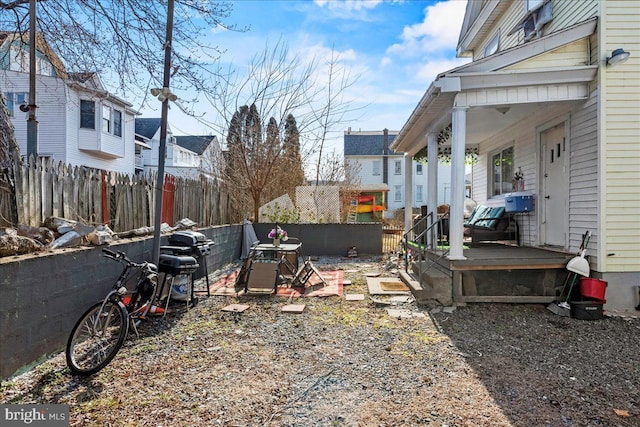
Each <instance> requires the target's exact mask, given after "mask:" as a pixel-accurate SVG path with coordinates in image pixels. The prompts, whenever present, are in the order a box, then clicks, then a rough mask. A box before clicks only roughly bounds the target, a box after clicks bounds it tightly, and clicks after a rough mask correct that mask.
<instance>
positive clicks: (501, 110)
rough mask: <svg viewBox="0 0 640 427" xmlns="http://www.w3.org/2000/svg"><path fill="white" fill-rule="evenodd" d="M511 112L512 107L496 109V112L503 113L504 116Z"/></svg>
mask: <svg viewBox="0 0 640 427" xmlns="http://www.w3.org/2000/svg"><path fill="white" fill-rule="evenodd" d="M509 110H511V107H498V108H496V111H497V112H498V113H502V115H503V116H504V115H505V114H507V113H508V112H509Z"/></svg>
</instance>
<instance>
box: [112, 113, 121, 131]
mask: <svg viewBox="0 0 640 427" xmlns="http://www.w3.org/2000/svg"><path fill="white" fill-rule="evenodd" d="M113 134H114V135H115V136H122V111H120V110H113Z"/></svg>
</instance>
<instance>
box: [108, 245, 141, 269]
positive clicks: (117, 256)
mask: <svg viewBox="0 0 640 427" xmlns="http://www.w3.org/2000/svg"><path fill="white" fill-rule="evenodd" d="M102 252H103V253H104V256H106V257H107V258H111V259H112V260H114V261H118V262H120V261H122V262H124V263H125V264H127V265H130V266H131V267H138V268H140V267H145V266H147V265H149V263H148V262H146V261H144V262H141V263H137V262H133V261H131V260H130V259H129V258H128V257H127V254H125V253H124V252H122V251H117V252H114V251H112V250H111V249H107V248H103V249H102Z"/></svg>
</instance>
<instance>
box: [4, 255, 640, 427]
mask: <svg viewBox="0 0 640 427" xmlns="http://www.w3.org/2000/svg"><path fill="white" fill-rule="evenodd" d="M315 264H316V265H317V266H318V267H320V268H321V269H327V270H331V269H333V270H335V269H344V276H345V278H346V279H348V280H351V282H352V284H351V285H349V286H345V288H344V292H345V294H353V293H362V294H365V300H363V301H346V300H345V297H344V295H343V296H342V297H335V296H334V297H324V298H302V299H299V300H295V301H294V302H295V303H303V304H306V307H305V309H304V311H303V312H302V313H301V314H294V313H283V312H282V311H281V308H282V306H284V305H285V304H287V303H288V301H287V299H286V298H281V297H276V296H244V297H243V296H241V297H239V298H235V297H218V296H212V297H209V298H202V299H201V301H200V303H199V304H198V305H197V306H196V307H194V308H192V309H190V310H188V311H185V310H184V309H183V307H182V306H177V305H176V306H174V307H175V310H176V311H175V313H173V314H171V315H168V316H167V317H166V318H159V319H154V320H153V321H150V322H148V323H145V324H144V326H143V328H142V330H141V336H140V338H135V336H130V338H129V340H128V341H127V343H126V344H125V347H124V348H123V349H122V350H121V351H120V353H119V354H118V355H117V356H116V358H115V359H114V360H113V362H112V363H111V364H110V365H109V366H107V367H106V368H105V369H104V370H103V371H101V372H99V373H98V374H96V375H95V376H93V377H91V378H78V377H73V376H71V375H70V373H69V370H68V369H67V368H66V366H65V363H64V357H63V355H58V356H55V357H53V358H51V359H50V360H48V361H47V362H45V363H43V364H42V365H40V366H38V367H37V368H35V369H33V370H32V371H30V372H28V373H26V374H24V375H21V376H19V377H16V378H13V379H11V380H9V381H3V383H2V387H1V389H0V401H2V402H3V403H65V404H69V405H70V411H71V425H72V426H167V427H168V426H418V425H420V426H422V425H428V426H438V427H444V426H449V427H453V426H474V427H475V426H491V427H496V426H517V427H532V426H551V427H556V426H558V427H563V426H629V427H630V426H640V339H639V337H640V319H639V318H637V317H636V318H621V317H606V318H605V319H603V320H597V321H583V320H576V319H570V318H565V317H559V316H556V315H554V314H553V313H551V312H550V311H548V310H546V309H545V307H544V306H542V305H507V304H475V305H468V306H464V307H457V308H456V309H451V308H442V307H418V306H416V305H415V303H413V302H406V303H401V302H398V303H397V305H390V304H391V300H390V298H389V297H380V298H377V299H378V301H377V302H376V301H373V300H371V299H370V298H369V295H367V289H368V288H367V286H366V277H365V273H369V272H375V271H377V272H381V273H382V276H389V277H391V276H393V275H394V274H393V268H391V269H388V270H385V268H384V267H385V266H388V264H386V262H385V261H384V260H381V259H355V260H351V259H338V258H335V259H321V260H317V262H315ZM229 267H231V266H229ZM231 303H241V304H247V305H249V306H250V307H249V309H248V310H246V311H245V312H243V313H229V312H222V311H221V310H220V309H221V308H222V307H224V306H226V305H228V304H231ZM389 308H392V309H396V311H392V312H391V314H390V312H389V311H388V309H389ZM398 310H399V311H398Z"/></svg>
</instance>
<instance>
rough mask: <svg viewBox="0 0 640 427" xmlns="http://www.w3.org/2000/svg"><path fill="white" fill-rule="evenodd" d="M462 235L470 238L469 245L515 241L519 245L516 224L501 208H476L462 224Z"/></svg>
mask: <svg viewBox="0 0 640 427" xmlns="http://www.w3.org/2000/svg"><path fill="white" fill-rule="evenodd" d="M464 235H465V236H466V237H471V243H479V242H483V241H484V242H486V241H498V240H516V241H517V243H518V245H520V228H519V226H518V222H517V221H516V220H515V219H514V218H512V217H511V214H510V213H509V212H506V211H505V209H504V207H503V206H500V207H488V206H484V205H478V206H476V208H475V209H474V210H473V212H472V213H471V215H470V216H469V218H468V219H467V221H466V222H465V223H464Z"/></svg>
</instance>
